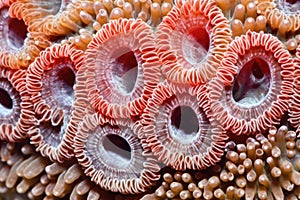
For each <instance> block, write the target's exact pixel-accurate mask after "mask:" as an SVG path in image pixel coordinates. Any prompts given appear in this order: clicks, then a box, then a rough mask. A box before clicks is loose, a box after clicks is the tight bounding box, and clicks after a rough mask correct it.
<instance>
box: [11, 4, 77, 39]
mask: <svg viewBox="0 0 300 200" xmlns="http://www.w3.org/2000/svg"><path fill="white" fill-rule="evenodd" d="M53 4H54V5H53ZM80 11H81V3H80V2H76V1H74V2H70V1H68V0H66V1H65V0H62V2H61V1H60V0H59V1H57V2H55V1H51V2H40V1H35V0H32V1H31V0H24V1H16V2H14V3H12V5H11V6H10V14H11V15H12V16H14V17H16V18H18V19H23V20H24V22H25V24H26V25H28V29H29V31H30V32H43V33H44V34H46V35H51V36H57V35H65V34H67V33H70V32H71V31H78V30H79V28H80V26H79V23H80V22H81V21H80Z"/></svg>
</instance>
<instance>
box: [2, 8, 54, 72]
mask: <svg viewBox="0 0 300 200" xmlns="http://www.w3.org/2000/svg"><path fill="white" fill-rule="evenodd" d="M0 35H1V37H0V43H1V48H0V65H2V67H8V68H12V69H20V68H27V67H28V65H29V64H30V63H31V62H32V61H33V60H34V59H35V57H37V56H38V54H39V52H40V51H41V50H42V49H44V48H46V47H48V46H50V42H49V41H48V39H49V38H47V37H46V36H45V35H44V34H42V33H35V32H32V33H27V26H26V25H25V24H24V22H23V21H22V20H18V19H17V18H14V17H13V16H11V15H10V14H9V12H8V7H5V6H4V7H0Z"/></svg>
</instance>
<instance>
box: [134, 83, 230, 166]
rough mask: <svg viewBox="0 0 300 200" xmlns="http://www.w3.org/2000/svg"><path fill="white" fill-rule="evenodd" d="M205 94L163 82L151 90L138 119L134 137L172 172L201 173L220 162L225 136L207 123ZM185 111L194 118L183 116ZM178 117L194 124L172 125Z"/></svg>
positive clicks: (184, 86) (201, 90)
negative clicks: (142, 112)
mask: <svg viewBox="0 0 300 200" xmlns="http://www.w3.org/2000/svg"><path fill="white" fill-rule="evenodd" d="M207 92H208V91H207V90H206V88H205V87H203V86H199V87H198V86H197V87H195V88H189V87H188V86H187V85H180V84H178V85H177V84H169V83H167V82H164V83H163V84H161V85H159V86H158V87H157V88H156V89H155V90H154V92H153V95H152V97H151V98H150V99H149V100H148V106H147V108H146V109H145V111H144V114H143V115H142V119H141V122H140V123H141V125H142V126H143V128H141V129H139V131H138V135H139V137H140V138H145V140H143V142H145V145H146V146H148V147H149V148H151V150H152V152H153V154H154V155H155V156H156V158H157V159H158V160H159V161H161V162H163V163H164V164H166V165H168V166H170V167H172V168H174V169H176V170H186V169H193V170H201V169H205V168H207V167H209V166H212V165H214V164H216V163H217V162H218V161H220V159H221V156H222V155H223V152H224V148H225V144H226V140H227V136H226V135H225V133H224V131H223V129H222V128H221V126H219V125H218V124H216V123H215V121H211V120H210V119H209V118H210V116H211V113H210V111H209V110H210V109H209V99H208V97H207V96H206V95H207ZM185 107H188V108H189V110H193V114H194V115H195V116H194V117H191V116H192V114H191V112H190V111H189V110H188V111H187V112H186V114H184V112H185V111H184V110H182V109H185ZM178 108H179V109H180V110H182V113H183V115H181V111H180V112H179V113H180V114H178V112H177V111H176V110H178ZM178 115H179V116H178ZM186 115H189V116H186ZM182 117H186V118H188V117H190V118H189V120H192V121H196V123H197V124H196V123H194V122H193V123H192V124H189V123H188V122H183V125H182V127H180V126H178V125H176V123H177V122H174V121H176V120H182ZM181 122H182V121H179V124H180V125H181ZM185 123H188V125H186V124H185ZM177 126H178V127H177ZM191 128H192V129H191Z"/></svg>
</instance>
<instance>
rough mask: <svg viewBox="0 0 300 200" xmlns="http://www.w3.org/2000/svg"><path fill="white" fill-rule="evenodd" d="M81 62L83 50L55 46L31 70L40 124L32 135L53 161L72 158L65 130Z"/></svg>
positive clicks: (32, 96) (29, 82) (30, 87)
mask: <svg viewBox="0 0 300 200" xmlns="http://www.w3.org/2000/svg"><path fill="white" fill-rule="evenodd" d="M82 63H83V52H82V51H80V50H76V49H74V48H72V47H70V46H61V45H53V46H51V47H50V48H47V49H46V50H45V51H43V52H41V55H40V57H38V58H37V59H36V60H35V61H34V62H33V63H32V64H31V65H30V67H29V69H28V74H27V79H26V81H27V88H28V92H29V95H30V99H31V103H32V105H33V107H34V110H35V113H36V118H37V120H38V123H39V126H38V127H37V128H33V129H32V130H31V131H30V133H29V136H30V139H31V143H32V144H34V145H36V146H37V150H39V151H41V154H42V155H43V156H47V157H49V158H50V159H51V160H54V161H62V160H64V159H66V158H69V157H70V154H71V152H72V147H71V144H70V142H71V140H72V138H68V135H69V134H66V130H68V129H67V126H68V125H69V123H70V119H71V114H72V111H73V103H74V91H73V85H74V84H75V76H76V72H77V70H78V69H79V67H80V66H81V65H82Z"/></svg>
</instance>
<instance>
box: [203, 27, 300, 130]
mask: <svg viewBox="0 0 300 200" xmlns="http://www.w3.org/2000/svg"><path fill="white" fill-rule="evenodd" d="M294 69H295V67H294V63H293V60H292V58H291V56H290V54H289V52H288V51H286V50H285V49H284V47H283V45H282V44H281V42H280V41H279V40H278V39H277V38H275V37H273V36H271V35H269V34H264V33H263V32H260V33H255V32H248V33H247V34H246V35H243V36H241V37H238V38H236V39H235V40H234V41H233V42H232V43H231V44H230V45H229V48H228V52H227V53H226V55H225V57H224V59H223V61H222V63H221V66H220V67H219V71H218V73H217V78H216V79H214V80H212V81H211V82H210V84H209V86H208V90H209V92H210V95H209V97H210V99H211V101H212V104H211V109H212V113H213V115H214V118H215V119H216V120H217V121H219V122H220V123H221V124H222V126H223V127H224V128H225V129H226V130H230V131H232V132H233V133H234V134H238V135H239V134H250V133H252V134H254V133H259V132H263V131H264V130H266V129H268V128H269V127H271V126H272V125H273V124H276V123H278V122H279V120H280V119H281V116H282V115H283V113H284V112H285V111H287V109H288V103H289V99H290V95H291V94H292V89H293V88H292V84H293V71H294ZM275 80H276V81H275Z"/></svg>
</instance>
